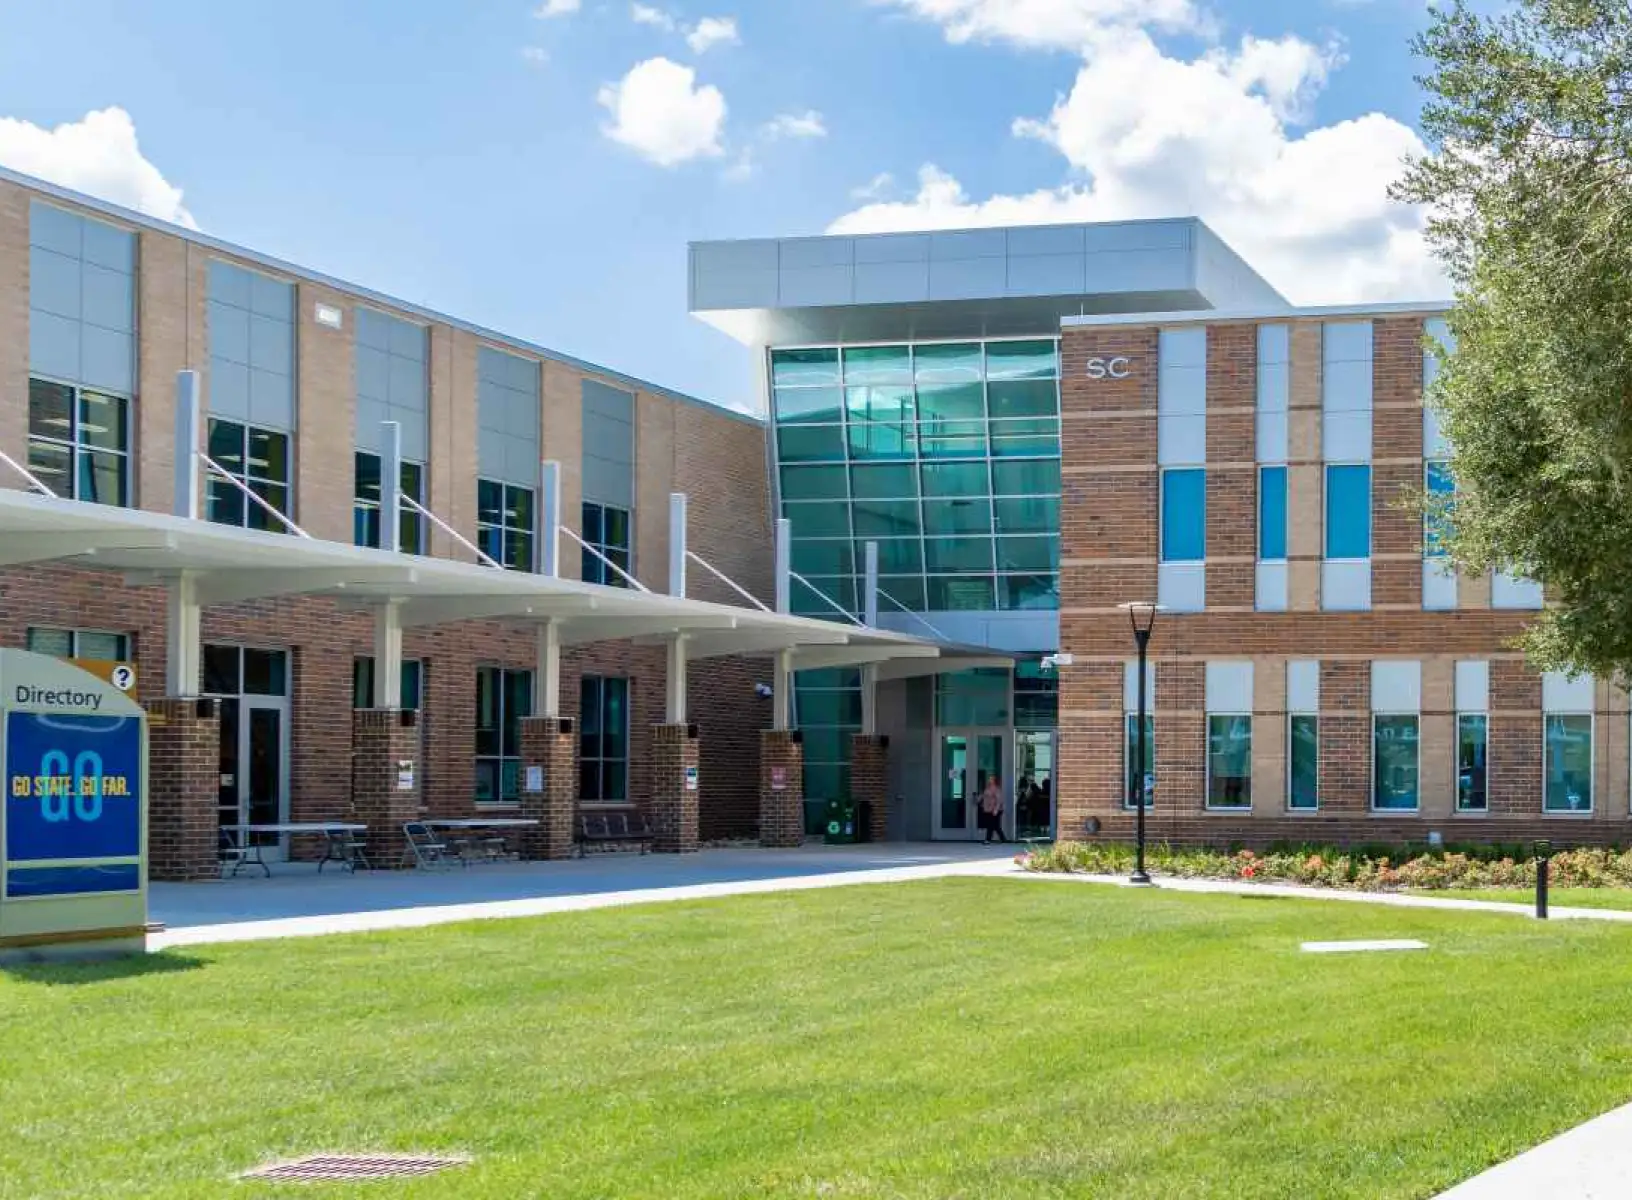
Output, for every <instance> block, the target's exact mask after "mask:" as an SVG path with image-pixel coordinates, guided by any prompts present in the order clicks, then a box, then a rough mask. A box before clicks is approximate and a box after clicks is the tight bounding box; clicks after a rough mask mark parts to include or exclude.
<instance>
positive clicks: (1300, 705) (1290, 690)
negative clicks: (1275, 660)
mask: <svg viewBox="0 0 1632 1200" xmlns="http://www.w3.org/2000/svg"><path fill="white" fill-rule="evenodd" d="M1286 711H1287V712H1298V713H1313V712H1319V711H1320V660H1319V659H1316V658H1303V659H1293V660H1291V661H1289V662H1288V663H1287V664H1286Z"/></svg>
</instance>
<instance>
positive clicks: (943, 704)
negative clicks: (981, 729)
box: [935, 667, 1010, 726]
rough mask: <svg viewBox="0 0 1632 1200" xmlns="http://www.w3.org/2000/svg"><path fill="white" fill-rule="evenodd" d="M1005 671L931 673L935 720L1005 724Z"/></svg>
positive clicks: (944, 723)
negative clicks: (933, 683)
mask: <svg viewBox="0 0 1632 1200" xmlns="http://www.w3.org/2000/svg"><path fill="white" fill-rule="evenodd" d="M1009 718H1010V709H1009V672H1008V671H1007V670H1006V669H1003V668H984V667H983V668H979V669H977V670H973V671H959V672H957V673H956V674H951V675H937V676H936V677H935V723H936V724H937V725H941V726H957V725H1008V724H1009V723H1010V719H1009Z"/></svg>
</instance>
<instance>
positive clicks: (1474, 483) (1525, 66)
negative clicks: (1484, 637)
mask: <svg viewBox="0 0 1632 1200" xmlns="http://www.w3.org/2000/svg"><path fill="white" fill-rule="evenodd" d="M1415 48H1416V50H1417V52H1418V53H1419V54H1420V55H1422V56H1423V57H1424V58H1426V59H1427V61H1428V64H1429V69H1428V72H1427V74H1426V75H1424V76H1423V77H1421V78H1420V79H1419V83H1421V84H1422V86H1423V87H1424V89H1425V90H1426V92H1427V94H1428V99H1427V102H1426V104H1425V106H1424V109H1423V116H1422V126H1423V132H1424V136H1425V138H1426V140H1427V143H1428V145H1429V147H1430V153H1429V154H1428V155H1426V156H1425V157H1423V158H1421V159H1418V160H1416V161H1414V162H1412V163H1410V164H1409V166H1408V169H1407V172H1406V175H1405V177H1404V178H1403V180H1402V181H1401V183H1400V184H1399V185H1397V187H1396V189H1395V195H1396V197H1397V198H1399V199H1402V200H1407V201H1411V202H1416V203H1420V204H1424V205H1426V206H1427V207H1428V212H1429V214H1430V215H1429V218H1428V230H1427V232H1428V238H1429V241H1430V244H1431V245H1432V246H1433V248H1434V250H1435V252H1436V253H1437V254H1438V255H1439V257H1440V259H1441V260H1442V261H1443V262H1444V264H1445V266H1446V269H1447V271H1448V273H1449V275H1450V278H1451V282H1452V284H1453V286H1454V288H1455V305H1454V308H1453V310H1452V312H1451V313H1450V317H1449V320H1450V328H1451V333H1452V337H1453V339H1454V343H1455V348H1456V349H1455V353H1454V354H1452V355H1449V356H1442V359H1441V370H1440V371H1439V373H1438V377H1437V379H1436V381H1435V383H1434V385H1433V388H1432V390H1431V393H1430V395H1429V397H1428V401H1429V403H1431V404H1434V405H1436V406H1437V407H1438V408H1439V409H1440V411H1441V415H1442V423H1443V427H1444V429H1445V432H1446V434H1447V436H1448V437H1449V439H1450V442H1451V446H1452V457H1451V470H1452V473H1453V475H1454V477H1455V480H1456V494H1455V498H1454V511H1453V512H1452V513H1450V514H1448V516H1449V519H1448V520H1447V521H1446V522H1445V524H1446V528H1445V531H1444V535H1443V538H1442V544H1443V545H1444V548H1445V549H1446V551H1447V553H1448V554H1449V557H1450V559H1451V561H1452V562H1454V563H1455V564H1456V565H1457V566H1459V567H1461V568H1463V569H1464V570H1468V571H1474V572H1478V571H1484V570H1487V569H1490V568H1492V567H1499V568H1506V569H1511V570H1516V571H1518V572H1519V573H1521V574H1524V575H1527V576H1529V577H1531V578H1533V579H1537V580H1540V581H1541V582H1542V584H1543V585H1544V586H1545V588H1546V592H1547V597H1548V602H1549V603H1548V608H1547V610H1546V611H1545V612H1544V613H1542V614H1541V615H1540V616H1539V617H1538V619H1537V620H1536V621H1535V622H1534V623H1533V624H1532V625H1531V626H1530V627H1529V629H1528V631H1527V632H1526V633H1525V635H1524V636H1523V638H1522V639H1521V640H1522V645H1523V647H1524V649H1525V650H1526V651H1527V653H1528V654H1529V656H1530V658H1531V661H1532V662H1533V663H1534V664H1535V665H1536V666H1538V667H1541V668H1544V669H1552V670H1568V671H1572V672H1579V671H1591V672H1593V673H1595V674H1598V675H1601V676H1606V677H1607V676H1618V677H1619V678H1621V679H1623V680H1626V679H1629V678H1632V0H1515V2H1514V3H1513V4H1511V5H1510V6H1508V9H1507V11H1506V12H1505V13H1503V14H1502V15H1499V16H1486V15H1480V14H1477V13H1475V12H1473V11H1472V10H1470V9H1469V7H1468V5H1467V4H1466V2H1465V0H1456V2H1455V4H1454V5H1453V6H1452V7H1449V8H1442V9H1440V10H1438V11H1436V12H1435V13H1434V14H1433V16H1432V18H1431V21H1430V25H1429V28H1428V29H1427V31H1426V32H1424V33H1423V34H1422V35H1421V36H1420V37H1419V38H1418V39H1417V41H1416V44H1415ZM1438 515H1439V516H1442V517H1443V516H1447V514H1438Z"/></svg>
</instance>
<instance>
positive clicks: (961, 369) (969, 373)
mask: <svg viewBox="0 0 1632 1200" xmlns="http://www.w3.org/2000/svg"><path fill="white" fill-rule="evenodd" d="M981 360H982V355H981V352H980V343H978V342H963V343H959V344H957V345H941V344H936V345H928V346H917V347H914V349H913V352H912V365H913V376H914V377H915V378H916V379H917V380H918V383H919V385H920V389H921V388H922V385H923V384H926V383H979V382H980V381H981V378H982V376H983V374H984V372H983V371H982V369H981V367H982V361H981ZM920 395H921V390H920Z"/></svg>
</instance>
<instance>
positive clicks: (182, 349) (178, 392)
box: [0, 173, 1001, 879]
mask: <svg viewBox="0 0 1632 1200" xmlns="http://www.w3.org/2000/svg"><path fill="white" fill-rule="evenodd" d="M187 372H191V374H187ZM763 445H764V430H763V425H762V423H761V422H759V421H758V420H757V419H754V418H751V417H746V416H742V415H740V414H735V413H731V412H728V411H726V410H723V409H721V408H718V407H716V406H713V405H710V404H706V403H702V402H700V401H697V400H694V399H692V398H690V397H687V396H684V395H680V394H678V393H676V392H673V391H671V390H668V389H665V388H662V387H660V386H657V385H655V384H651V383H647V382H645V381H643V380H638V379H632V378H629V377H627V376H624V375H620V374H618V373H617V372H614V371H610V370H607V369H604V368H601V367H598V366H595V365H594V364H590V363H585V362H581V361H578V360H575V359H573V358H571V357H569V356H565V355H562V354H559V353H556V352H554V351H551V350H549V349H547V348H545V347H542V346H538V345H534V344H532V343H529V342H525V341H522V340H520V339H517V338H513V337H508V336H505V335H503V334H500V333H497V332H495V331H492V330H486V329H481V328H478V327H476V326H473V325H471V324H469V323H467V322H461V321H458V320H455V319H452V318H449V317H446V316H443V315H441V314H437V313H433V312H429V311H426V310H424V309H422V308H419V307H416V306H414V305H410V304H405V303H402V302H400V301H396V300H393V299H391V298H389V297H386V296H382V295H378V294H376V293H373V292H370V291H367V290H365V289H362V288H359V287H355V286H353V285H350V284H346V283H343V282H340V281H337V280H334V279H330V278H326V277H324V276H322V275H319V274H317V273H315V272H312V271H308V270H305V269H303V268H300V267H297V266H294V265H292V264H289V263H284V262H279V261H277V260H274V259H272V258H269V257H267V256H265V255H261V254H257V253H254V252H252V251H249V250H246V249H244V248H241V247H236V246H232V245H229V244H227V243H224V242H220V241H217V240H215V239H212V238H208V237H205V236H202V235H199V234H197V233H194V232H190V231H186V230H181V229H177V228H174V227H170V226H167V225H164V224H162V223H159V222H155V221H152V220H149V219H146V218H144V217H141V216H139V215H137V214H134V213H131V212H128V211H125V210H122V209H119V208H116V207H114V206H111V205H108V204H104V203H101V202H98V201H95V200H93V199H91V198H89V197H86V196H83V195H79V194H76V193H72V192H68V191H65V190H63V189H60V188H56V187H53V186H49V185H46V184H43V183H40V182H39V181H36V180H32V179H28V178H26V177H22V176H18V175H15V174H10V173H0V475H3V476H4V478H3V480H0V482H3V490H0V564H4V566H3V575H0V580H3V582H0V644H4V645H7V646H22V647H27V648H30V649H34V650H37V651H41V652H45V653H50V654H57V655H63V656H67V657H71V658H75V659H78V660H81V661H84V662H89V663H91V664H92V665H93V667H96V666H97V664H102V665H103V667H105V665H106V664H107V663H108V662H110V661H111V662H122V663H127V664H131V665H133V666H134V668H135V670H134V677H135V681H136V683H135V687H136V693H137V696H138V698H139V699H140V700H141V702H142V703H143V704H144V705H145V706H146V707H147V708H148V710H149V712H150V713H152V714H153V726H154V729H153V737H152V748H151V753H152V764H151V786H152V796H153V800H152V808H153V819H152V827H151V830H150V843H151V848H152V851H151V855H152V862H153V867H154V871H155V874H156V875H158V876H160V877H170V878H183V879H185V878H197V877H205V876H208V875H211V874H214V873H215V870H216V854H217V848H218V841H219V836H220V831H221V830H222V829H224V828H227V827H231V826H234V825H239V824H267V823H272V824H278V823H289V822H305V821H319V820H331V821H332V820H339V819H342V818H353V819H357V820H360V821H362V822H364V823H366V824H368V825H369V826H370V835H369V836H370V840H371V842H373V843H374V844H375V851H376V856H377V857H378V858H381V859H385V860H392V859H394V857H395V854H396V852H397V851H399V850H400V845H401V843H400V838H401V833H400V830H401V824H402V823H403V821H404V820H411V819H413V818H415V817H416V816H420V815H428V816H432V817H467V816H471V815H472V814H487V815H505V814H508V815H510V816H512V817H514V816H515V815H516V814H518V813H519V814H522V816H523V818H525V819H534V818H537V819H538V820H539V821H540V825H539V828H538V830H537V832H536V833H528V834H526V835H525V840H526V841H527V843H528V845H527V849H528V851H529V853H531V854H532V855H533V856H535V857H556V856H559V855H560V854H563V853H566V852H567V850H568V849H569V847H570V842H571V839H572V834H573V830H574V828H575V824H574V822H575V819H576V818H577V817H578V816H579V815H581V814H584V813H599V812H625V813H638V814H641V815H644V816H646V817H648V818H649V819H650V820H651V822H652V824H653V826H654V828H655V831H656V834H657V844H658V847H659V848H662V849H671V850H683V849H691V848H695V847H696V846H697V845H698V844H699V842H700V841H706V840H708V839H715V838H729V837H753V836H755V835H756V834H757V835H759V836H761V837H762V838H763V839H765V840H767V841H773V842H774V841H777V840H779V839H780V840H781V841H783V842H785V841H787V840H789V839H790V838H791V840H793V841H797V840H798V839H799V837H800V831H799V826H800V819H799V805H800V791H799V783H800V781H801V773H800V769H799V762H800V758H799V754H800V750H799V745H798V738H797V734H796V733H795V732H794V731H792V730H791V729H790V728H789V724H790V722H789V721H788V719H787V718H788V713H787V707H788V705H787V701H786V697H787V696H788V695H789V691H790V688H789V686H787V679H788V678H789V677H790V675H791V672H793V671H794V670H797V669H800V668H803V667H807V666H814V665H827V664H835V665H841V666H853V665H854V664H856V663H867V664H869V665H870V666H871V667H872V669H874V670H885V671H886V673H890V672H894V673H898V674H903V675H905V674H911V673H912V672H913V671H915V670H938V669H946V667H947V664H948V663H951V662H953V661H954V659H955V658H956V656H955V655H951V654H950V652H947V651H945V648H942V647H937V646H935V645H933V644H931V643H929V642H928V641H926V640H925V639H921V638H913V637H908V636H903V635H900V634H894V633H887V632H876V631H868V630H863V629H859V628H856V627H855V626H851V627H850V628H848V629H841V628H839V627H837V626H835V625H834V624H832V623H830V622H825V621H815V620H811V619H808V618H802V617H797V616H791V615H787V614H786V613H785V611H779V607H780V608H781V609H785V608H786V605H782V606H778V605H777V604H776V603H775V599H776V592H777V590H778V589H777V587H776V580H775V579H774V578H773V575H774V565H775V555H774V550H773V545H772V529H771V524H770V519H769V502H768V496H767V473H766V471H765V467H764V461H763V458H762V448H763ZM699 483H706V486H697V485H698V484H699ZM557 530H559V532H557ZM382 541H383V542H384V545H383V547H382ZM479 562H485V563H486V564H488V565H478V563H479ZM501 565H502V566H503V567H504V568H507V569H506V570H496V569H494V567H496V566H501ZM964 658H965V659H967V658H968V656H964ZM957 661H963V660H957ZM969 661H981V660H980V659H979V657H978V656H977V657H976V658H975V659H970V660H969ZM996 661H999V662H1000V661H1001V660H996ZM778 684H781V685H782V686H781V687H780V688H779V687H778V686H777V685H778ZM779 698H780V699H779ZM874 741H876V739H874ZM863 744H864V745H867V744H871V743H869V742H868V741H867V739H866V738H863ZM879 749H880V752H881V751H882V748H881V747H880V748H879ZM745 765H746V769H745ZM535 768H536V770H535ZM756 768H757V769H756ZM790 775H791V776H792V778H791V780H790V778H789V776H790ZM872 799H873V800H874V801H875V803H874V810H875V811H874V814H873V816H874V819H875V820H877V821H879V822H882V821H884V819H885V811H884V810H885V805H886V800H885V797H884V796H883V795H882V793H880V794H879V795H877V796H876V797H873V798H872ZM789 808H791V810H792V817H791V820H785V821H781V824H780V825H779V824H778V820H779V818H778V816H777V814H778V812H780V811H782V810H785V809H789ZM790 826H791V832H790V830H789V828H785V827H790ZM779 830H780V832H779ZM265 836H266V837H267V838H268V839H270V840H274V841H276V842H278V843H279V847H278V848H282V849H284V850H287V851H289V852H292V853H295V854H301V853H304V852H305V850H306V849H307V847H305V846H304V845H303V844H301V843H299V842H293V843H292V842H291V840H290V838H288V837H286V836H283V835H265Z"/></svg>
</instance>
